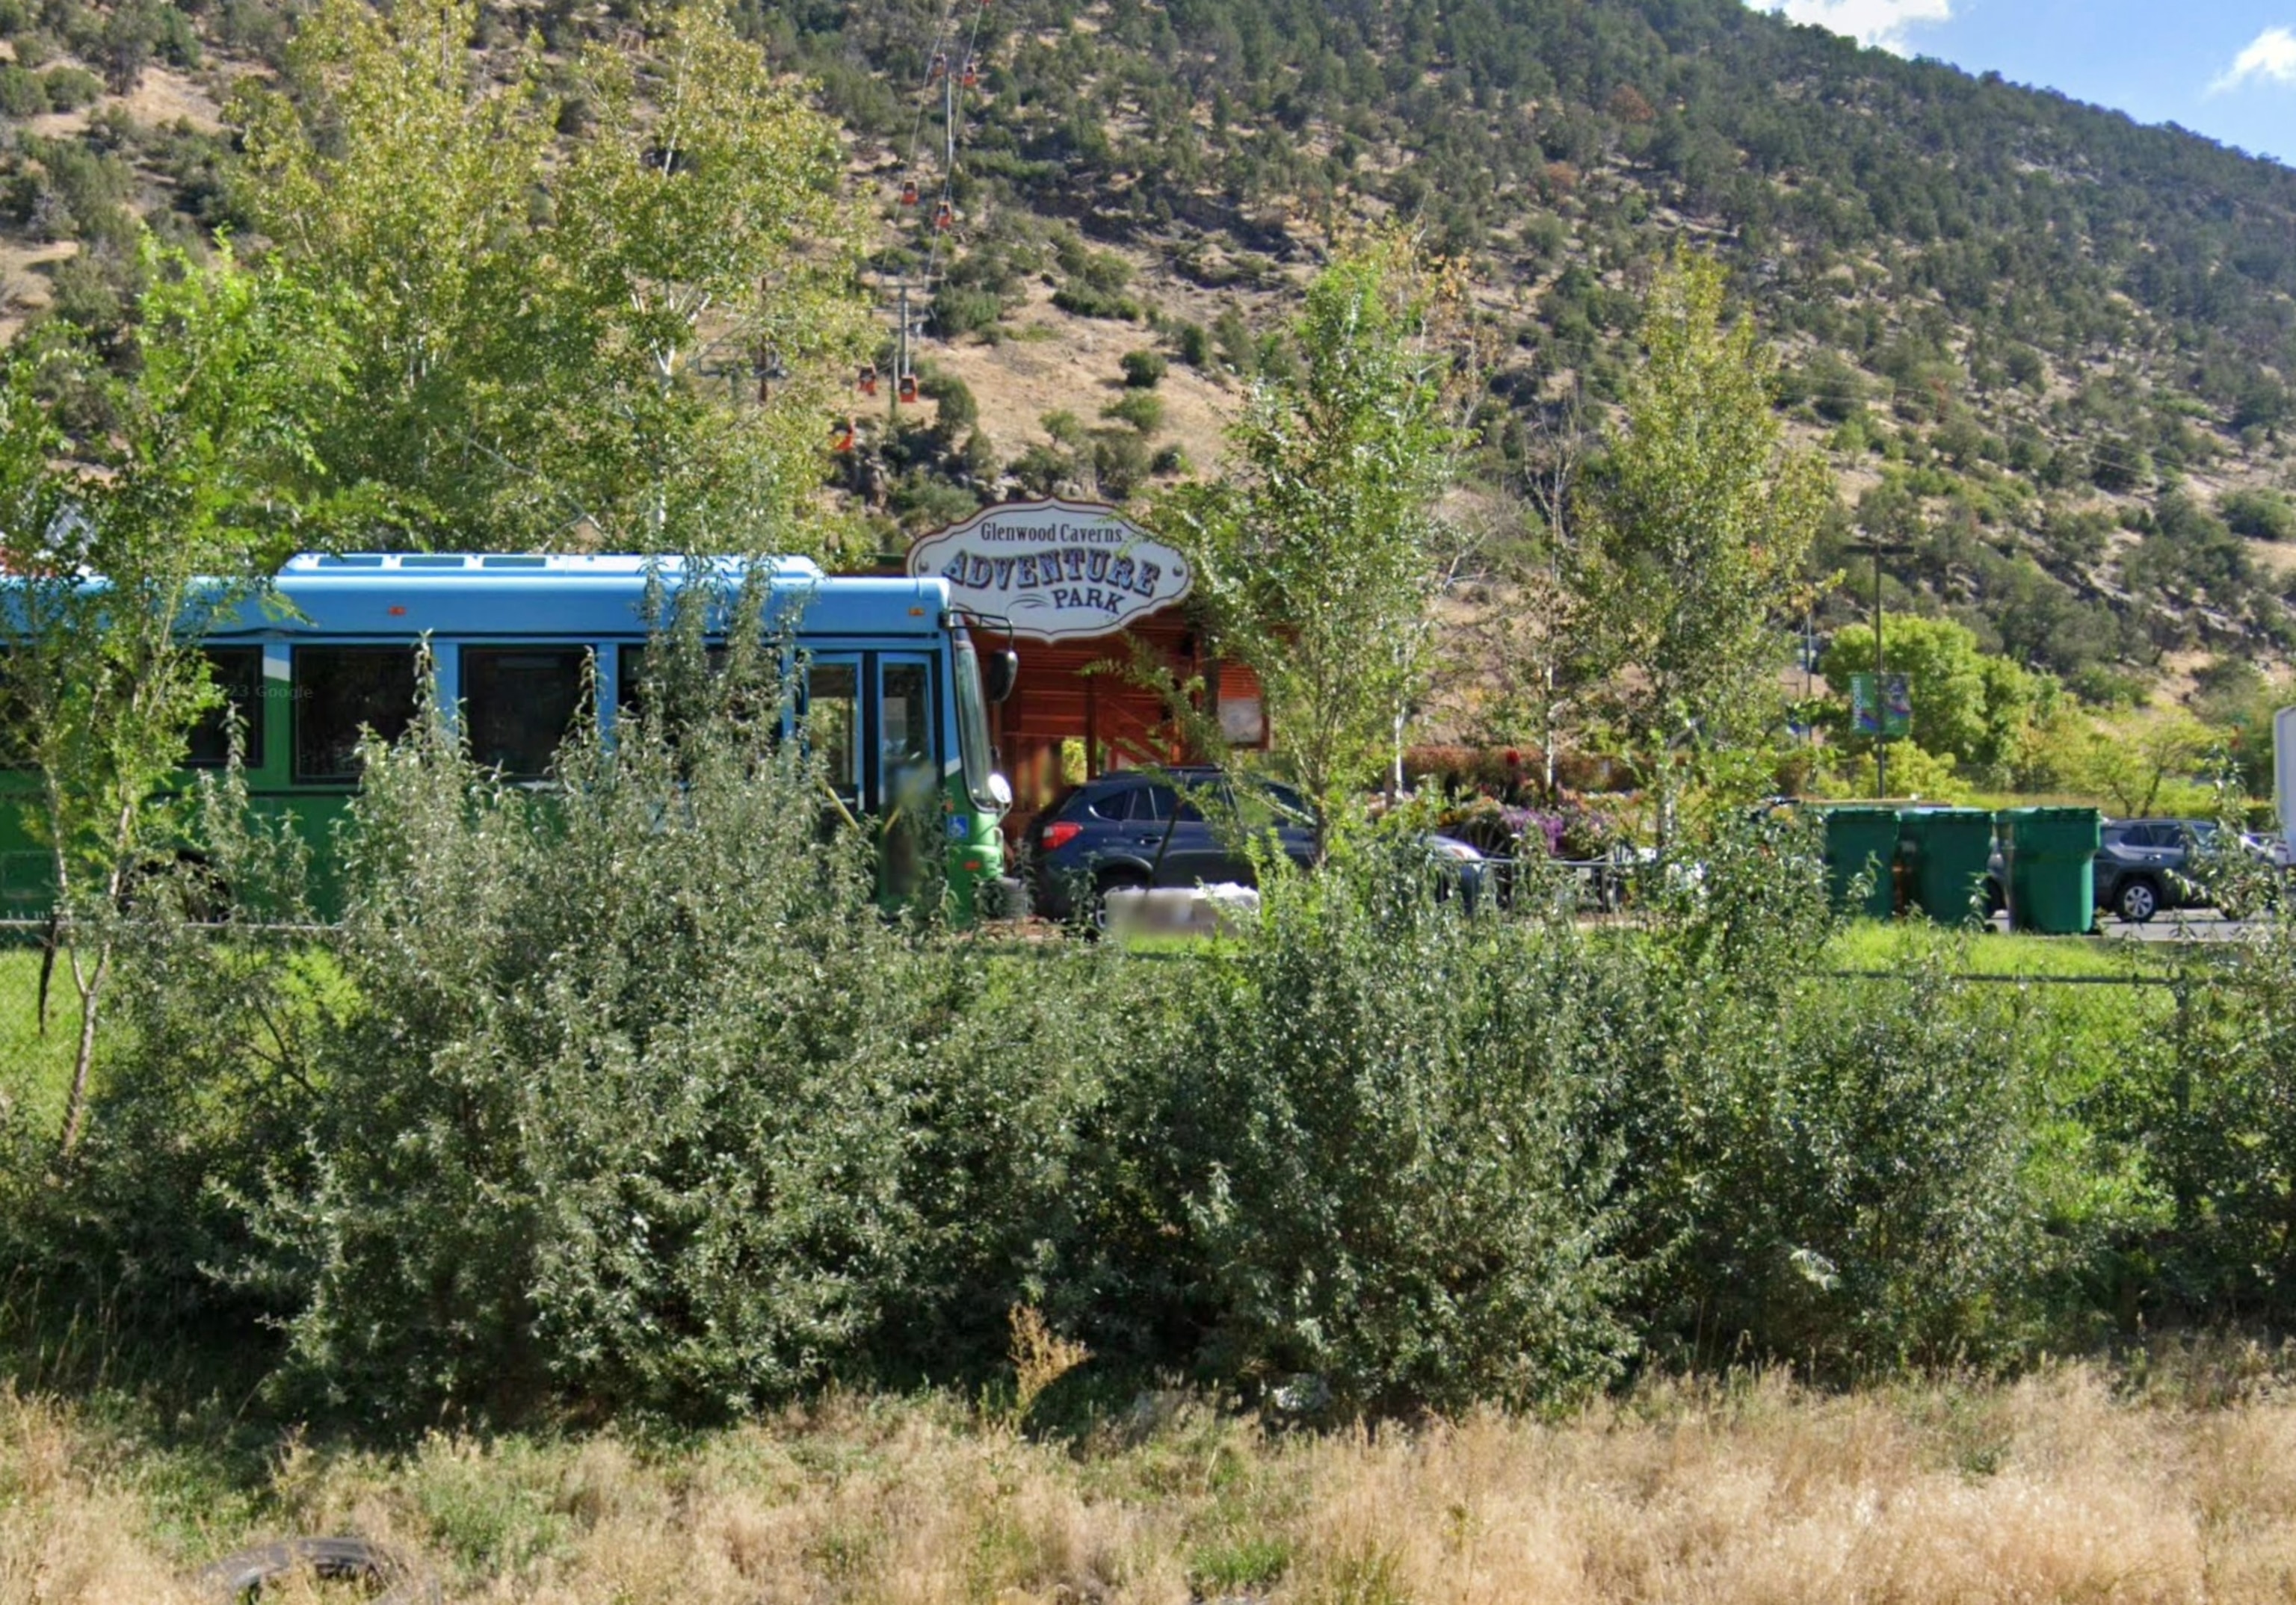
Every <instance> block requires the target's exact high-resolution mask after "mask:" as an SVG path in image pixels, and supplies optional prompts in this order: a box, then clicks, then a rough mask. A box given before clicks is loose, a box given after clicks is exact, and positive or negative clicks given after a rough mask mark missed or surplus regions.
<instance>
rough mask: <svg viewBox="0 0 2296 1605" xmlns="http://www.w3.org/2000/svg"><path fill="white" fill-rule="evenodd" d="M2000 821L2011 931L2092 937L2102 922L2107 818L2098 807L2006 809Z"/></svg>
mask: <svg viewBox="0 0 2296 1605" xmlns="http://www.w3.org/2000/svg"><path fill="white" fill-rule="evenodd" d="M1995 818H1996V820H1997V823H1999V825H2000V827H2001V856H2002V859H2003V861H2004V863H2005V866H2006V868H2007V871H2008V881H2009V923H2010V925H2011V927H2012V928H2013V929H2017V930H2038V931H2040V932H2043V933H2045V934H2046V935H2049V936H2060V937H2066V936H2079V935H2082V934H2084V933H2085V932H2087V930H2088V929H2089V928H2090V927H2091V926H2093V925H2095V923H2096V849H2097V846H2098V844H2099V842H2100V840H2101V839H2102V838H2103V825H2104V822H2103V817H2102V816H2101V815H2099V814H2098V813H2097V811H2096V810H2095V808H2005V809H2004V810H2002V812H2001V813H2000V814H1998V815H1996V816H1995Z"/></svg>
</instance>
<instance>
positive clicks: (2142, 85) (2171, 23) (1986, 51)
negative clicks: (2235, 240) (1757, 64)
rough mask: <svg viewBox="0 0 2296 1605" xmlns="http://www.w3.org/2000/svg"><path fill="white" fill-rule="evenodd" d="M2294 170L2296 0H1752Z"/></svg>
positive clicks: (1889, 46)
mask: <svg viewBox="0 0 2296 1605" xmlns="http://www.w3.org/2000/svg"><path fill="white" fill-rule="evenodd" d="M1753 3H1754V4H1762V5H1764V6H1765V7H1766V8H1767V9H1769V10H1773V11H1783V12H1784V13H1785V14H1786V15H1787V16H1789V17H1792V19H1793V20H1796V21H1797V22H1815V23H1817V24H1818V25H1819V26H1821V27H1825V28H1830V29H1833V31H1834V32H1836V33H1841V34H1848V35H1850V36H1851V37H1855V38H1858V39H1861V40H1863V41H1865V42H1866V44H1869V45H1881V46H1882V47H1883V48H1885V49H1889V50H1894V51H1896V52H1898V53H1899V54H1901V55H1923V56H1935V57H1937V58H1938V59H1939V61H1950V62H1952V63H1953V64H1954V65H1955V66H1956V67H1960V68H1963V69H1964V70H1968V71H1970V72H1984V71H1988V70H1992V71H1996V72H1998V73H2000V74H2001V76H2002V77H2004V78H2008V79H2011V80H2012V81H2013V82H2016V83H2021V84H2031V85H2034V86H2037V87H2040V88H2046V89H2057V90H2062V92H2063V93H2065V94H2069V95H2071V96H2072V97H2073V98H2074V99H2076V100H2083V101H2091V102H2095V103H2096V104H2098V105H2103V106H2112V107H2114V108H2116V109H2117V110H2119V111H2126V112H2128V114H2129V115H2130V116H2131V117H2134V118H2136V119H2137V120H2138V121H2140V122H2147V123H2166V122H2173V123H2179V124H2182V125H2183V126H2184V127H2187V128H2190V129H2192V130H2194V132H2195V133H2199V134H2205V135H2208V136H2209V137H2210V138H2211V139H2216V140H2221V141H2223V142H2224V143H2226V144H2230V145H2237V146H2239V147H2240V148H2241V149H2242V150H2243V151H2250V152H2251V153H2252V154H2270V155H2274V156H2277V157H2278V158H2279V159H2280V160H2283V161H2285V162H2289V163H2292V164H2296V0H2182V3H2181V4H2161V3H2160V0H1753Z"/></svg>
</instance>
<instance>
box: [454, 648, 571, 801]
mask: <svg viewBox="0 0 2296 1605" xmlns="http://www.w3.org/2000/svg"><path fill="white" fill-rule="evenodd" d="M589 660H590V653H589V651H588V649H587V648H585V647H578V646H466V647H464V648H463V728H464V729H465V730H467V731H468V732H469V733H470V740H471V757H472V758H473V759H474V760H476V761H477V762H478V763H480V765H482V766H485V767H487V768H489V769H499V770H501V771H502V772H503V774H504V777H506V778H507V779H510V780H539V779H541V778H542V777H543V776H544V775H545V774H549V773H550V762H551V759H553V757H556V756H557V754H558V748H559V744H560V743H561V742H562V741H565V739H566V738H567V736H568V734H569V733H571V732H572V730H573V728H574V722H575V720H576V719H577V718H578V717H579V716H580V714H581V711H582V692H583V683H584V671H585V670H586V668H587V667H588V666H589Z"/></svg>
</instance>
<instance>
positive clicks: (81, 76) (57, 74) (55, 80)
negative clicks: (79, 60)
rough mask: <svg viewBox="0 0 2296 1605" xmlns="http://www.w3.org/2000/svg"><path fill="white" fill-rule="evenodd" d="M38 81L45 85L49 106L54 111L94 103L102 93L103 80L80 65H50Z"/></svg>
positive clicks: (75, 109) (72, 109)
mask: <svg viewBox="0 0 2296 1605" xmlns="http://www.w3.org/2000/svg"><path fill="white" fill-rule="evenodd" d="M40 81H41V83H43V84H44V85H45V86H46V88H47V92H48V105H49V108H50V109H51V110H53V111H78V110H79V109H80V108H81V107H82V106H91V105H94V103H95V102H96V100H97V98H98V97H100V96H101V95H102V94H103V80H102V78H98V77H96V76H95V74H94V73H92V72H90V71H88V70H86V68H82V67H51V68H49V69H48V70H46V71H45V72H44V73H42V74H41V75H40Z"/></svg>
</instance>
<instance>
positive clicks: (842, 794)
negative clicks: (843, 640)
mask: <svg viewBox="0 0 2296 1605" xmlns="http://www.w3.org/2000/svg"><path fill="white" fill-rule="evenodd" d="M805 685H806V729H807V731H808V733H809V734H810V736H811V738H812V741H813V747H814V750H815V751H816V752H818V753H819V754H820V755H821V764H822V767H823V768H824V770H825V771H827V774H828V780H829V787H830V790H832V791H834V792H836V793H837V795H838V798H840V800H841V801H842V802H843V803H844V804H845V805H846V807H849V808H857V807H860V806H861V696H860V692H859V690H858V686H859V668H858V666H857V665H855V664H852V663H849V662H848V663H824V662H819V661H816V662H815V663H814V664H813V666H812V667H811V668H810V669H808V672H807V674H806V681H805Z"/></svg>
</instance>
